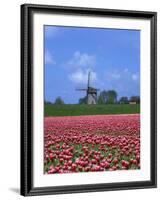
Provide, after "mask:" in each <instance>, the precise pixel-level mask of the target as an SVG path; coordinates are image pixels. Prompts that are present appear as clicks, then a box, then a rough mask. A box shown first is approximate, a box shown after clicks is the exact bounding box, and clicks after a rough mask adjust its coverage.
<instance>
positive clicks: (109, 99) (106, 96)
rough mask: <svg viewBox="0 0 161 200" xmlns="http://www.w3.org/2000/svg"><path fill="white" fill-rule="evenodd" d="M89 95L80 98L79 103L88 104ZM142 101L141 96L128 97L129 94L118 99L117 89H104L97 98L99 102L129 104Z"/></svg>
mask: <svg viewBox="0 0 161 200" xmlns="http://www.w3.org/2000/svg"><path fill="white" fill-rule="evenodd" d="M86 102H87V96H85V97H84V98H80V99H79V104H86ZM130 102H131V103H132V102H134V103H137V104H139V103H140V97H139V96H131V97H130V98H128V97H127V96H122V97H121V98H119V99H118V94H117V92H116V91H115V90H103V91H101V92H100V94H99V95H98V98H97V103H98V104H129V103H130Z"/></svg>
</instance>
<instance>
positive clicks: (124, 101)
mask: <svg viewBox="0 0 161 200" xmlns="http://www.w3.org/2000/svg"><path fill="white" fill-rule="evenodd" d="M119 103H121V104H128V103H129V100H128V97H121V98H120V100H119Z"/></svg>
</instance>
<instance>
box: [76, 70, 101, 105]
mask: <svg viewBox="0 0 161 200" xmlns="http://www.w3.org/2000/svg"><path fill="white" fill-rule="evenodd" d="M90 78H91V72H89V73H88V82H87V88H83V89H76V90H78V91H86V95H87V104H97V91H98V90H99V89H96V88H93V87H91V86H90Z"/></svg>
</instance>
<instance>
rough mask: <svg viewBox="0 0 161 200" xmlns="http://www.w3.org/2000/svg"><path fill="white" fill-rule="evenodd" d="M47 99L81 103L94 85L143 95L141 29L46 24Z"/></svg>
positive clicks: (102, 88) (119, 93) (120, 92)
mask: <svg viewBox="0 0 161 200" xmlns="http://www.w3.org/2000/svg"><path fill="white" fill-rule="evenodd" d="M44 33H45V36H44V46H45V49H44V58H45V59H44V60H45V62H44V63H45V66H44V70H45V77H44V78H45V80H44V82H45V100H46V101H51V102H53V101H54V100H55V98H56V97H58V96H61V97H62V98H63V100H64V101H65V103H71V104H73V103H78V100H79V98H81V97H84V96H85V92H83V91H76V88H86V86H87V75H88V71H91V86H94V87H96V88H98V89H100V90H111V89H113V90H116V91H117V93H118V99H119V98H120V97H121V96H128V97H130V96H132V95H140V31H139V30H122V29H121V30H119V29H102V28H101V29H100V28H99V29H98V28H80V27H61V26H45V27H44Z"/></svg>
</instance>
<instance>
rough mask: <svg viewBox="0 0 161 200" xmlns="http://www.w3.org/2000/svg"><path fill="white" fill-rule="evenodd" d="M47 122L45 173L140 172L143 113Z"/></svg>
mask: <svg viewBox="0 0 161 200" xmlns="http://www.w3.org/2000/svg"><path fill="white" fill-rule="evenodd" d="M44 121H45V122H44V129H45V130H44V173H45V174H54V173H76V172H95V171H108V170H109V171H113V170H130V169H131V170H132V169H133V170H135V169H140V114H119V115H86V116H62V117H61V116H59V117H55V116H54V117H45V119H44Z"/></svg>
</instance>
